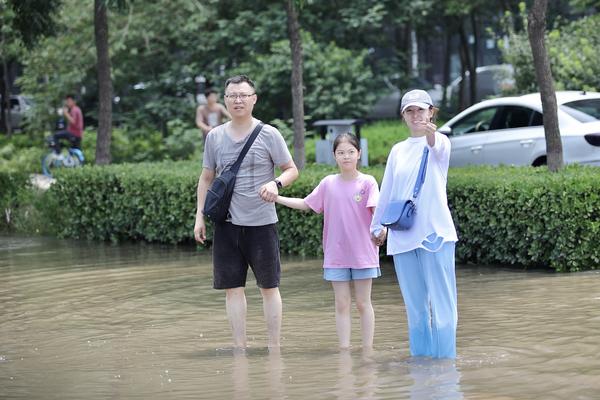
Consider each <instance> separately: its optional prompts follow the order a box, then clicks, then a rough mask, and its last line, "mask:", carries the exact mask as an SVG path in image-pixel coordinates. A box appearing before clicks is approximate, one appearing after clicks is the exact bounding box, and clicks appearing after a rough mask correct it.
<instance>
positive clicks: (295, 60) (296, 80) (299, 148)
mask: <svg viewBox="0 0 600 400" xmlns="http://www.w3.org/2000/svg"><path fill="white" fill-rule="evenodd" d="M294 2H295V0H287V17H288V34H289V37H290V51H291V53H292V76H291V86H292V115H293V117H294V123H293V126H294V162H295V163H296V166H297V167H298V168H299V169H304V163H305V162H306V156H305V154H304V93H303V82H302V69H303V68H302V39H301V38H300V25H299V23H298V13H297V11H296V6H295V4H294Z"/></svg>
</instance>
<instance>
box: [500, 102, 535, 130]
mask: <svg viewBox="0 0 600 400" xmlns="http://www.w3.org/2000/svg"><path fill="white" fill-rule="evenodd" d="M533 112H534V111H533V110H532V109H531V108H527V107H520V106H505V107H504V109H503V110H502V116H501V117H500V118H498V120H497V121H495V123H496V124H497V125H496V126H495V127H494V128H495V129H515V128H525V127H527V126H530V125H531V122H532V117H533V115H532V113H533Z"/></svg>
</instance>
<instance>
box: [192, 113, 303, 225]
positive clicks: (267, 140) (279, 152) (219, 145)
mask: <svg viewBox="0 0 600 400" xmlns="http://www.w3.org/2000/svg"><path fill="white" fill-rule="evenodd" d="M259 122H260V121H259V120H257V119H254V125H253V126H252V129H254V127H255V126H256V124H258V123H259ZM230 124H231V123H230V122H227V123H225V124H223V125H219V126H217V127H216V128H214V129H213V130H211V131H210V132H209V134H208V136H207V137H206V143H205V146H204V161H203V163H202V166H203V167H204V168H207V169H210V170H213V171H216V174H217V176H218V175H220V174H221V172H223V169H224V168H226V167H229V166H230V165H232V164H233V163H234V162H235V160H237V157H238V155H239V154H240V152H241V151H242V148H243V147H244V144H246V141H247V140H248V137H249V136H250V133H251V132H252V131H250V132H248V135H247V136H246V137H245V138H244V139H242V140H241V141H239V142H234V141H233V139H231V137H230V136H229V135H228V133H227V132H228V131H229V126H230ZM291 159H292V156H291V155H290V151H289V150H288V148H287V146H286V144H285V140H284V139H283V136H281V133H280V132H279V131H278V130H277V128H275V127H273V126H271V125H267V124H265V125H264V127H263V128H262V130H261V132H260V133H259V134H258V136H257V137H256V140H255V141H254V143H252V146H251V147H250V150H249V151H248V153H247V154H246V157H244V160H243V161H242V165H241V166H240V170H239V172H238V174H237V179H236V181H235V189H234V190H233V197H232V199H231V205H230V207H229V212H230V213H231V222H232V223H233V224H235V225H241V226H262V225H268V224H274V223H276V222H277V213H276V212H275V204H274V203H268V202H266V201H264V200H262V199H261V198H260V196H259V195H258V190H259V189H260V188H261V186H263V185H264V184H265V183H267V182H270V181H272V180H273V179H275V166H280V165H283V164H287V163H288V162H290V161H291Z"/></svg>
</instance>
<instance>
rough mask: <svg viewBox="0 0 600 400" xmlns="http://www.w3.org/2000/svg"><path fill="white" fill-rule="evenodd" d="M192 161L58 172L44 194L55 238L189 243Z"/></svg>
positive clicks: (195, 174)
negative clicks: (52, 211)
mask: <svg viewBox="0 0 600 400" xmlns="http://www.w3.org/2000/svg"><path fill="white" fill-rule="evenodd" d="M199 170H200V168H199V166H198V165H197V164H195V163H190V162H188V163H170V162H165V163H157V164H124V165H113V166H106V167H89V166H88V167H83V168H77V169H70V170H67V169H65V170H63V171H60V173H59V174H58V179H57V181H56V183H55V184H54V185H52V187H51V188H50V190H49V191H48V193H47V196H48V198H49V199H50V200H51V202H52V203H54V204H61V208H60V210H57V211H56V224H55V228H56V230H57V234H58V235H59V236H60V237H72V238H78V239H93V240H112V241H119V240H126V239H133V240H147V241H151V242H154V241H158V242H168V243H177V242H182V241H186V240H187V241H189V239H190V238H191V236H192V232H193V225H194V220H193V219H194V215H195V198H196V189H195V188H196V183H197V178H198V172H199Z"/></svg>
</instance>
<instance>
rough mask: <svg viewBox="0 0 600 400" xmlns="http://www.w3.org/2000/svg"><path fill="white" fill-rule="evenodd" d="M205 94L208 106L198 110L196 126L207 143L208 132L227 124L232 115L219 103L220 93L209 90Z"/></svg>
mask: <svg viewBox="0 0 600 400" xmlns="http://www.w3.org/2000/svg"><path fill="white" fill-rule="evenodd" d="M204 94H205V96H206V104H203V105H200V106H198V108H197V109H196V126H197V127H198V128H199V129H200V130H201V131H202V140H203V141H206V136H207V135H208V132H210V131H211V129H213V128H214V127H216V126H219V125H221V124H222V123H223V122H225V119H231V114H229V111H227V109H226V108H225V106H223V104H220V103H219V102H218V100H219V92H217V90H216V89H214V88H209V89H207V90H206V92H205V93H204Z"/></svg>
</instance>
